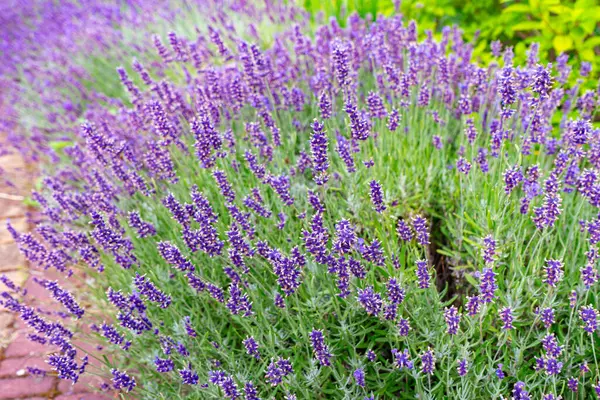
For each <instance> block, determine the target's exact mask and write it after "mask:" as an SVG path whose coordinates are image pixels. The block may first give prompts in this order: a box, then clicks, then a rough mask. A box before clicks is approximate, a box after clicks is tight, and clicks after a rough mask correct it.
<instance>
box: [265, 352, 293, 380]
mask: <svg viewBox="0 0 600 400" xmlns="http://www.w3.org/2000/svg"><path fill="white" fill-rule="evenodd" d="M292 373H294V369H293V368H292V364H291V363H290V361H289V359H285V358H281V357H279V358H278V359H277V361H271V364H269V366H268V367H267V372H266V373H265V379H266V380H267V383H268V384H270V385H271V386H277V385H279V384H280V383H281V382H283V378H285V377H286V376H288V375H290V374H292Z"/></svg>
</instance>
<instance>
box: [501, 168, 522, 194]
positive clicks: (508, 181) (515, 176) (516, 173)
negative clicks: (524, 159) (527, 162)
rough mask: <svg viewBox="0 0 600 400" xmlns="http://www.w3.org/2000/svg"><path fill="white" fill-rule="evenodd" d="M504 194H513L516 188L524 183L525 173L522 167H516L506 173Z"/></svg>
mask: <svg viewBox="0 0 600 400" xmlns="http://www.w3.org/2000/svg"><path fill="white" fill-rule="evenodd" d="M503 176H504V192H505V193H506V194H511V193H512V191H513V190H514V188H515V187H517V185H518V184H519V183H521V182H522V181H523V172H522V171H521V167H519V166H518V165H515V166H514V167H512V168H509V169H507V170H506V171H504V174H503Z"/></svg>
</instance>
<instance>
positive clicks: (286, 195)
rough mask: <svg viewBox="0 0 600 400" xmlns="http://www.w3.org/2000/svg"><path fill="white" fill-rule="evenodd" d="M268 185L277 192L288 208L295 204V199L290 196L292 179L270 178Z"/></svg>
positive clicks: (281, 176)
mask: <svg viewBox="0 0 600 400" xmlns="http://www.w3.org/2000/svg"><path fill="white" fill-rule="evenodd" d="M268 183H269V185H271V187H272V188H273V190H275V192H276V193H277V195H278V196H279V198H280V199H281V201H282V202H283V204H285V205H286V206H291V205H292V204H294V198H293V197H292V195H291V194H290V178H289V177H288V176H287V175H285V174H283V175H279V176H270V177H269V178H268Z"/></svg>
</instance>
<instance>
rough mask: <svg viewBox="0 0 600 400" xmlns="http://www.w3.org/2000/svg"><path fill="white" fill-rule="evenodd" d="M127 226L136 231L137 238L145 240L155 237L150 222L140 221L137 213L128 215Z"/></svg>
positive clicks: (154, 231) (132, 212) (154, 230)
mask: <svg viewBox="0 0 600 400" xmlns="http://www.w3.org/2000/svg"><path fill="white" fill-rule="evenodd" d="M128 219H129V225H130V226H131V227H132V228H133V229H135V230H136V231H137V234H138V237H140V238H145V237H148V236H154V235H156V228H154V225H152V224H151V223H150V222H146V221H142V219H141V217H140V214H139V213H138V212H137V211H131V212H129V214H128Z"/></svg>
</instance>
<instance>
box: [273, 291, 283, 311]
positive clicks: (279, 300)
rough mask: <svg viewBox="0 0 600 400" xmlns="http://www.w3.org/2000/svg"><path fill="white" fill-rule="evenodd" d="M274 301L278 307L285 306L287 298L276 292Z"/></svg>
mask: <svg viewBox="0 0 600 400" xmlns="http://www.w3.org/2000/svg"><path fill="white" fill-rule="evenodd" d="M274 301H275V306H276V307H277V308H285V299H284V298H283V296H282V295H280V294H279V293H275V299H274Z"/></svg>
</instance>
